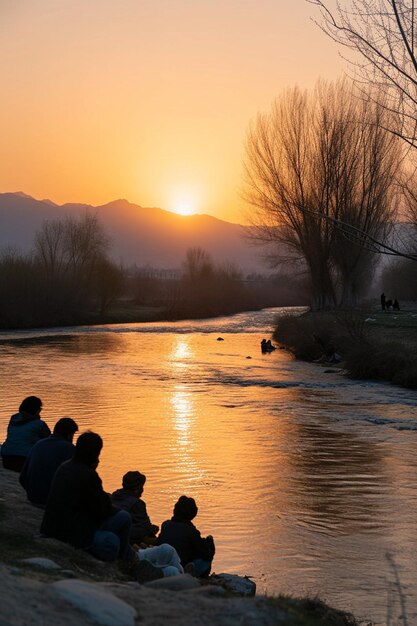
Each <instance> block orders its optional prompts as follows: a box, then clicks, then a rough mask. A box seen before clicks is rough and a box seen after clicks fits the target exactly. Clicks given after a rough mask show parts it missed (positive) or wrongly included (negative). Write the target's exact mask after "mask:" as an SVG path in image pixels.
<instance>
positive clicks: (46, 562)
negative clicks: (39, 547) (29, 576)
mask: <svg viewBox="0 0 417 626" xmlns="http://www.w3.org/2000/svg"><path fill="white" fill-rule="evenodd" d="M20 561H21V563H27V564H28V565H34V566H35V567H42V568H43V569H61V566H60V565H58V564H57V563H55V561H51V559H45V558H43V557H42V556H34V557H32V558H30V559H21V560H20Z"/></svg>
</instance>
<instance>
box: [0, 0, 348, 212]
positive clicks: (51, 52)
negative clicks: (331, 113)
mask: <svg viewBox="0 0 417 626" xmlns="http://www.w3.org/2000/svg"><path fill="white" fill-rule="evenodd" d="M314 14H315V10H314V7H313V6H312V5H310V4H308V3H307V2H305V1H304V0H36V1H34V0H19V1H18V2H17V1H16V0H0V58H1V59H2V62H1V64H0V80H1V87H2V89H1V93H2V96H1V99H0V135H1V139H2V153H3V159H2V165H1V168H0V191H1V192H5V191H24V192H26V193H29V194H31V195H33V196H35V197H36V198H39V199H42V198H46V197H48V198H50V199H52V200H54V201H55V202H58V203H63V202H88V203H91V204H103V203H105V202H108V201H110V200H113V199H116V198H127V199H128V200H130V201H131V202H135V203H137V204H141V205H142V206H159V207H161V208H165V209H168V210H175V209H177V208H178V207H179V206H180V205H181V206H183V208H188V209H191V210H195V211H196V212H200V213H203V212H204V213H210V214H212V215H215V216H216V217H220V218H222V219H226V220H230V221H235V222H242V221H244V216H243V214H242V210H241V209H242V205H243V203H242V201H241V200H240V197H239V186H240V184H241V162H242V155H243V141H244V137H245V133H246V129H247V126H248V123H249V121H250V119H251V118H252V117H253V116H254V115H256V113H257V112H258V111H260V110H265V109H267V108H268V107H269V105H270V103H271V101H272V100H273V98H274V97H275V96H276V95H278V94H279V92H280V91H281V90H282V89H285V88H286V87H289V86H293V85H294V84H298V85H300V86H301V87H311V86H312V85H313V84H314V82H315V80H316V78H317V77H318V76H322V77H323V78H328V79H333V78H336V77H337V76H338V75H340V74H341V72H342V70H343V66H344V64H343V61H342V60H341V59H340V58H339V56H338V51H337V48H336V45H335V44H333V43H332V42H331V41H330V40H328V39H327V38H326V37H325V35H324V34H323V33H322V32H321V31H320V30H319V29H318V28H317V27H316V26H315V25H314V24H313V23H312V22H311V20H310V16H311V15H314Z"/></svg>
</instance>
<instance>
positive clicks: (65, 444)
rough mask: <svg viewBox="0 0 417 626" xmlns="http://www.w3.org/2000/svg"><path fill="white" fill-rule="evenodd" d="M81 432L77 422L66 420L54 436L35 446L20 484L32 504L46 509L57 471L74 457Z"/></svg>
mask: <svg viewBox="0 0 417 626" xmlns="http://www.w3.org/2000/svg"><path fill="white" fill-rule="evenodd" d="M77 430H78V426H77V424H76V423H75V422H74V420H73V419H71V418H70V417H62V418H61V419H60V420H58V421H57V423H56V424H55V427H54V432H53V433H52V435H50V436H49V437H46V438H45V439H41V440H40V441H38V442H37V443H35V445H34V446H33V448H32V449H31V451H30V452H29V455H28V457H27V459H26V462H25V464H24V466H23V469H22V471H21V473H20V476H19V482H20V484H21V485H22V487H23V488H24V489H25V491H26V494H27V497H28V499H29V500H30V502H32V504H36V505H37V506H40V507H42V508H44V507H45V505H46V501H47V499H48V494H49V490H50V488H51V483H52V479H53V477H54V475H55V472H56V470H57V469H58V467H59V466H60V465H61V463H63V462H64V461H68V459H70V458H71V457H72V456H74V452H75V446H74V444H73V443H72V440H73V438H74V434H75V433H76V431H77Z"/></svg>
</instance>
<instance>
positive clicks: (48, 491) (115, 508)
mask: <svg viewBox="0 0 417 626" xmlns="http://www.w3.org/2000/svg"><path fill="white" fill-rule="evenodd" d="M41 410H42V402H41V400H40V399H39V398H37V397H36V396H29V397H28V398H25V400H23V402H22V403H21V405H20V407H19V412H18V413H16V414H15V415H13V416H12V417H11V419H10V422H9V425H8V428H7V438H6V441H5V442H4V443H3V445H2V446H1V456H2V462H3V467H4V468H6V469H9V470H13V471H16V472H19V481H20V484H21V485H22V487H23V488H24V489H25V490H26V494H27V497H28V499H29V501H30V502H31V503H32V504H34V505H35V506H37V507H41V508H43V509H44V516H43V520H42V524H41V533H42V534H43V535H44V536H46V537H53V538H55V539H59V540H61V541H64V542H65V543H69V544H71V545H72V546H74V547H76V548H81V549H83V550H87V551H89V552H91V553H92V554H93V555H94V556H96V557H97V558H99V559H101V560H103V561H115V560H117V559H120V560H122V561H126V562H128V563H129V566H131V569H132V574H134V576H135V578H136V579H137V580H138V581H139V582H146V581H147V580H153V579H156V578H162V577H163V576H174V575H177V574H180V573H183V572H184V571H186V572H188V573H190V574H192V575H195V576H198V577H206V576H208V575H209V573H210V570H211V562H212V560H213V557H214V553H215V546H214V541H213V537H211V536H208V537H206V538H204V537H201V534H200V532H199V531H198V530H197V528H196V527H195V525H194V524H193V522H192V520H193V519H194V518H195V517H196V515H197V512H198V508H197V505H196V502H195V500H194V499H193V498H190V497H187V496H184V495H183V496H181V497H180V498H179V499H178V501H177V502H176V504H175V506H174V511H173V516H172V518H171V519H170V520H167V521H165V522H163V524H162V527H161V531H160V532H159V535H158V531H159V527H158V526H156V525H155V524H152V522H151V520H150V518H149V515H148V513H147V509H146V503H145V502H144V501H143V500H142V498H141V496H142V494H143V489H144V485H145V481H146V476H145V475H144V474H142V473H141V472H139V471H136V470H134V471H129V472H127V473H126V474H125V475H124V476H123V479H122V487H121V488H120V489H117V490H116V491H115V492H114V493H113V494H111V495H110V494H108V493H106V492H105V491H104V489H103V486H102V482H101V479H100V477H99V475H98V473H97V471H96V470H97V466H98V464H99V457H100V453H101V450H102V447H103V440H102V438H101V437H100V435H98V434H97V433H94V432H91V431H87V432H84V433H82V434H81V435H80V436H79V437H78V439H77V442H76V444H75V445H74V444H73V438H74V435H75V433H76V432H77V431H78V425H77V424H76V422H75V421H74V420H73V419H71V418H69V417H63V418H61V419H60V420H58V422H57V423H56V424H55V427H54V430H53V432H52V433H51V431H50V429H49V427H48V425H47V424H46V423H45V422H44V421H43V420H42V419H41V418H40V412H41Z"/></svg>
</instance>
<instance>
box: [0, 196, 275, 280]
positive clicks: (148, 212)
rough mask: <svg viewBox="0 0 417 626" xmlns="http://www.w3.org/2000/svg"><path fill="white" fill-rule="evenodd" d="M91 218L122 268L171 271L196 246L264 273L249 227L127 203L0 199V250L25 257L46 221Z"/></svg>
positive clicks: (246, 270) (227, 260) (244, 267)
mask: <svg viewBox="0 0 417 626" xmlns="http://www.w3.org/2000/svg"><path fill="white" fill-rule="evenodd" d="M85 211H92V212H94V213H96V214H97V215H98V216H99V218H100V221H101V223H102V224H103V226H104V228H105V229H106V232H107V233H108V235H109V236H110V238H111V244H112V250H111V252H112V256H113V257H114V258H115V259H116V260H122V261H123V262H124V263H128V264H130V263H137V264H138V265H140V266H142V265H146V264H149V265H152V266H155V267H163V268H177V267H179V266H180V264H181V261H182V260H183V258H184V256H185V252H186V250H187V248H189V247H190V246H201V247H203V248H204V249H205V250H207V251H208V252H210V254H212V256H213V258H214V259H215V261H217V262H233V263H235V264H237V265H238V266H239V267H241V268H242V269H243V271H245V272H254V271H256V272H264V271H265V270H266V267H265V265H264V263H263V260H262V258H261V251H260V249H259V248H257V247H254V246H253V245H251V244H250V242H249V240H248V238H247V235H248V233H249V228H248V227H244V226H240V225H239V224H231V223H229V222H225V221H223V220H219V219H217V218H214V217H211V216H209V215H190V216H181V215H176V214H175V213H170V212H169V211H165V210H163V209H159V208H146V207H141V206H139V205H136V204H132V203H130V202H128V201H127V200H116V201H113V202H110V203H108V204H105V205H102V206H91V205H86V204H64V205H56V204H54V203H53V202H51V201H50V200H42V201H40V200H35V199H34V198H32V197H30V196H28V195H26V194H24V193H21V192H19V193H3V194H0V225H1V228H0V250H1V249H5V248H6V247H12V248H16V249H18V250H22V251H24V252H28V251H29V250H30V249H31V248H32V243H33V237H34V234H35V232H36V231H37V230H38V229H39V228H40V226H41V224H42V222H43V221H44V220H46V219H54V218H59V217H64V216H66V215H73V216H76V215H80V214H82V213H84V212H85Z"/></svg>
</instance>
